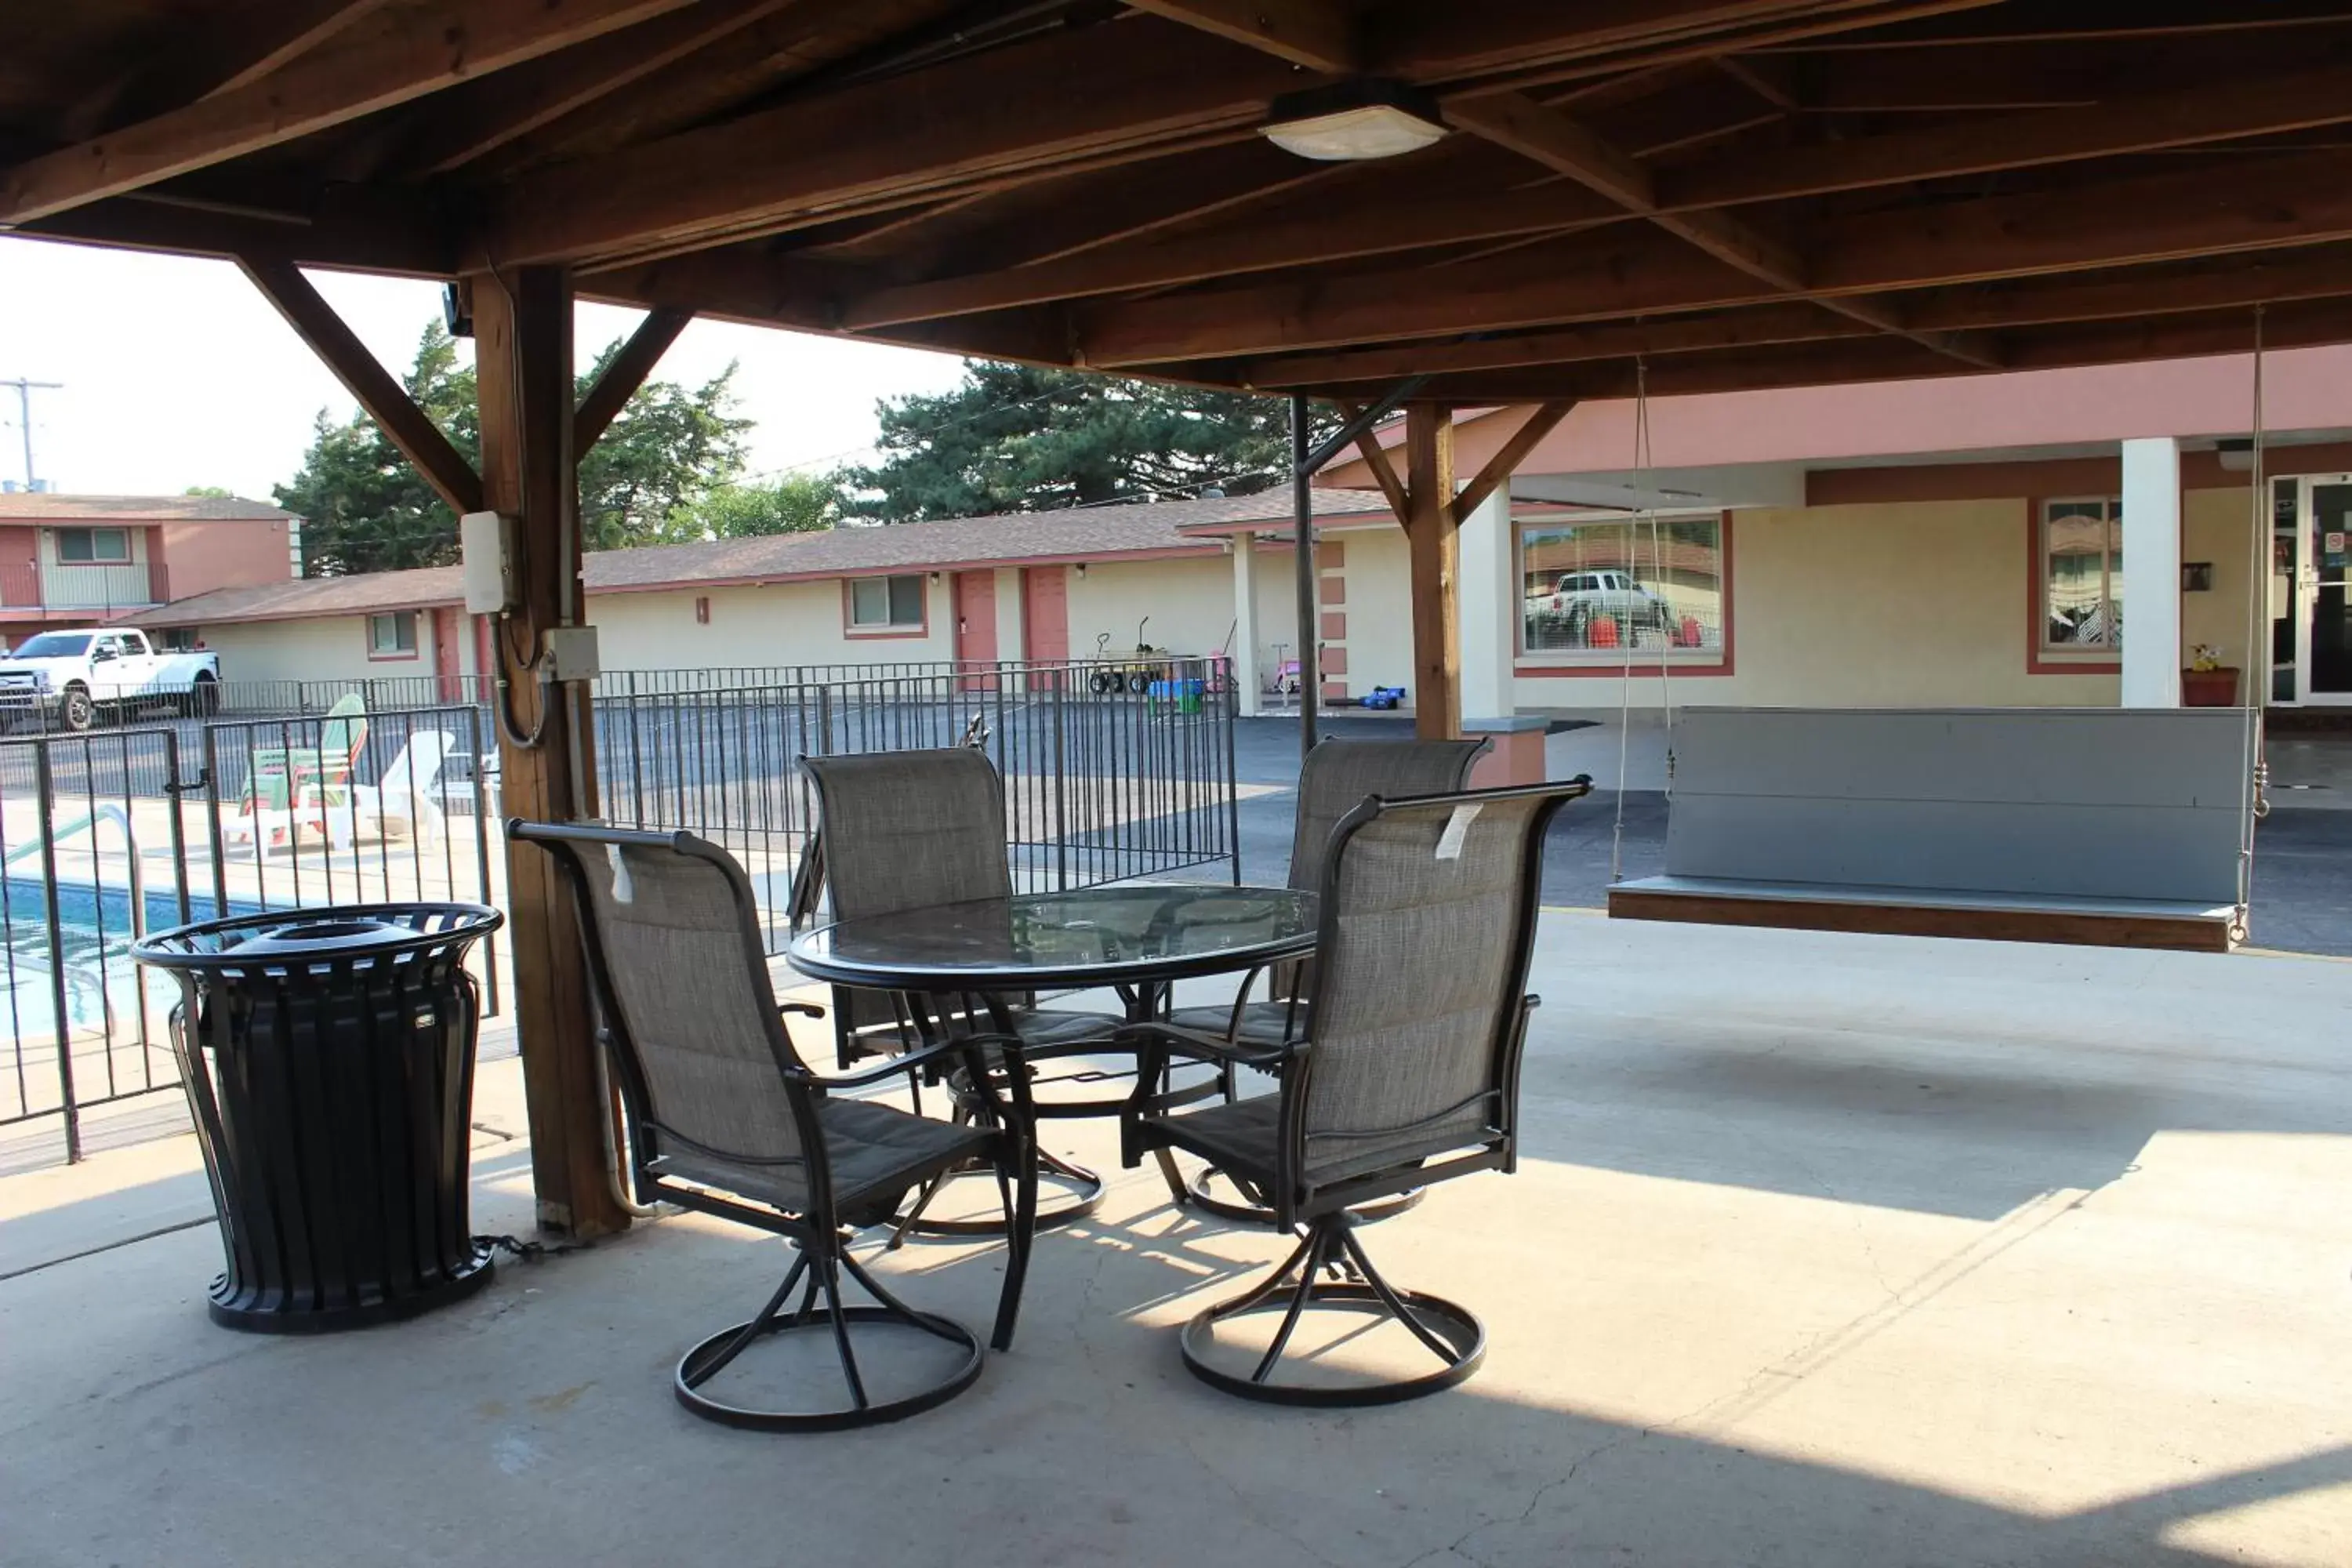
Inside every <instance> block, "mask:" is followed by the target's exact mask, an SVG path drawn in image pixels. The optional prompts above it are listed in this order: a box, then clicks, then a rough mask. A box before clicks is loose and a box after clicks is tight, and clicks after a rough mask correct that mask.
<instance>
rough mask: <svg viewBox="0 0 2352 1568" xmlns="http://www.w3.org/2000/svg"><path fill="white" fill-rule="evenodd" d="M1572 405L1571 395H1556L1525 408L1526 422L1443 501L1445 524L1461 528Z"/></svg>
mask: <svg viewBox="0 0 2352 1568" xmlns="http://www.w3.org/2000/svg"><path fill="white" fill-rule="evenodd" d="M1575 406H1576V403H1575V401H1574V400H1573V399H1572V398H1559V399H1555V400H1554V401H1552V402H1549V403H1541V404H1538V405H1536V406H1535V407H1534V408H1533V409H1531V410H1529V411H1528V416H1527V420H1526V422H1525V423H1523V424H1521V425H1520V426H1519V427H1518V428H1517V430H1515V431H1513V432H1512V433H1511V438H1510V439H1509V440H1507V441H1506V442H1504V443H1503V444H1502V445H1501V446H1500V447H1496V448H1495V451H1494V454H1493V455H1492V456H1491V457H1489V458H1487V459H1486V466H1485V467H1483V468H1480V469H1479V470H1478V472H1477V473H1476V474H1475V475H1474V476H1473V477H1472V479H1471V480H1470V482H1469V483H1468V484H1466V485H1464V486H1463V487H1462V489H1461V490H1460V491H1459V492H1458V493H1456V494H1455V495H1454V498H1453V499H1452V500H1448V501H1447V502H1446V503H1445V522H1446V526H1447V527H1449V528H1459V527H1461V526H1462V524H1463V523H1464V522H1465V521H1466V520H1467V519H1468V518H1469V516H1470V514H1471V513H1472V512H1474V511H1476V510H1478V509H1479V508H1480V507H1482V506H1484V505H1485V504H1486V498H1487V497H1488V496H1490V495H1493V494H1494V493H1495V490H1496V487H1498V486H1499V485H1501V484H1502V483H1503V482H1504V481H1505V480H1506V479H1509V478H1510V477H1511V475H1512V474H1514V473H1515V472H1517V469H1518V467H1519V465H1520V463H1522V462H1524V461H1525V460H1526V459H1527V456H1528V453H1529V452H1532V451H1534V450H1535V449H1536V443H1537V442H1538V441H1541V440H1542V439H1543V438H1544V437H1547V436H1549V435H1550V434H1551V433H1552V431H1553V430H1554V429H1555V428H1557V427H1558V426H1559V422H1560V421H1561V420H1563V419H1565V418H1567V417H1568V414H1569V410H1570V409H1571V408H1574V407H1575Z"/></svg>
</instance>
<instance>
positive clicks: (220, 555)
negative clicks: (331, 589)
mask: <svg viewBox="0 0 2352 1568" xmlns="http://www.w3.org/2000/svg"><path fill="white" fill-rule="evenodd" d="M152 541H153V542H154V543H156V544H159V545H161V546H162V553H163V562H164V570H165V574H166V576H167V577H168V579H169V583H168V586H169V594H170V596H171V597H172V598H174V599H185V598H189V597H192V596H193V595H197V594H208V593H210V592H211V591H212V590H214V589H215V588H248V587H253V586H255V585H257V584H262V583H282V582H284V581H286V579H288V578H289V577H291V576H292V575H293V574H294V564H293V557H292V556H291V555H290V554H289V553H288V544H287V540H286V524H285V523H284V522H282V521H260V520H253V521H238V522H165V523H159V524H157V525H156V527H155V531H154V534H153V536H152Z"/></svg>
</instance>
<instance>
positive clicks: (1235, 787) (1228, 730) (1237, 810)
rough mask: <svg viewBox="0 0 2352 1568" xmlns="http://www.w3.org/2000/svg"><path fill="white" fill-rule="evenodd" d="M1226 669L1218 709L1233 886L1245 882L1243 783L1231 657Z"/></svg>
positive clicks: (1238, 703) (1237, 706)
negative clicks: (1236, 748)
mask: <svg viewBox="0 0 2352 1568" xmlns="http://www.w3.org/2000/svg"><path fill="white" fill-rule="evenodd" d="M1221 662H1222V663H1223V666H1224V668H1223V670H1222V671H1220V672H1219V673H1220V675H1221V676H1222V679H1219V680H1218V682H1217V684H1218V685H1219V686H1221V687H1223V689H1224V694H1225V700H1224V702H1223V704H1222V705H1221V707H1220V710H1219V714H1220V716H1219V719H1218V722H1219V723H1221V724H1223V726H1224V730H1225V843H1226V844H1227V845H1228V846H1229V847H1231V848H1232V850H1233V852H1234V887H1236V888H1238V887H1240V886H1241V885H1242V786H1241V769H1240V768H1239V767H1237V766H1236V765H1235V764H1234V715H1235V714H1236V713H1238V712H1239V711H1240V710H1241V704H1240V702H1239V701H1238V700H1236V699H1237V696H1238V694H1237V693H1236V692H1235V691H1234V667H1233V661H1232V660H1230V659H1227V660H1223V661H1221Z"/></svg>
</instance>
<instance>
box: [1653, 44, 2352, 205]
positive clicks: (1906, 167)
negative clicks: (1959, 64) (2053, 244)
mask: <svg viewBox="0 0 2352 1568" xmlns="http://www.w3.org/2000/svg"><path fill="white" fill-rule="evenodd" d="M2346 121H2352V65H2334V66H2329V67H2326V68H2322V69H2317V70H2310V71H2297V72H2290V73H2287V74H2284V75H2278V76H2268V75H2266V76H2263V77H2258V78H2253V79H2240V80H2234V81H2222V82H2219V83H2216V84H2213V85H2211V86H2209V87H2206V88H2202V89H2195V90H2189V91H2168V92H2163V93H2151V94H2147V95H2145V96H2141V97H2134V98H2126V99H2116V100H2112V101H2109V102H2105V103H2095V104H2090V105H2086V106H2084V107H2082V108H2077V109H2049V110H2036V111H2034V112H2032V113H2027V114H2021V115H2016V116H2012V117H2009V118H2004V119H2000V120H1992V121H1981V120H1980V121H1969V122H1968V123H1965V124H1958V125H1938V126H1933V127H1929V128H1926V129H1923V130H1917V131H1907V132H1896V133H1894V134H1891V135H1884V136H1871V137H1863V138H1857V139H1854V140H1852V141H1845V142H1825V143H1822V144H1820V145H1816V146H1811V147H1790V148H1783V149H1779V150H1776V151H1773V152H1769V153H1753V154H1748V155H1746V156H1742V157H1738V158H1729V159H1724V160H1720V161H1718V162H1716V163H1707V164H1700V165H1696V166H1694V167H1691V168H1687V169H1682V170H1676V171H1669V172H1666V173H1663V174H1660V175H1659V176H1658V178H1657V182H1656V184H1657V199H1658V202H1659V205H1662V206H1666V207H1720V206H1728V205H1736V204H1739V203H1744V202H1759V201H1776V200H1782V199H1787V198H1790V197H1796V196H1810V195H1824V194H1827V193H1829V192H1832V191H1845V190H1857V189H1863V188H1865V187H1868V186H1873V185H1891V184H1912V183H1914V182H1916V181H1921V180H1934V179H1947V178H1951V177H1954V176H1958V175H1963V174H1990V173H1993V172H1996V171H1999V170H2003V169H2022V168H2030V167H2033V166H2036V165H2039V164H2044V163H2067V162H2072V161H2075V160H2080V159H2086V158H2103V157H2114V156H2117V155H2120V154H2123V153H2147V152H2153V151H2158V150H2160V149H2164V148H2170V147H2182V146H2190V145H2195V144H2198V143H2201V142H2228V141H2233V140H2236V139H2239V138H2242V137H2248V136H2262V135H2268V134H2272V133H2274V132H2287V131H2301V130H2306V129H2309V128H2311V127H2314V126H2319V125H2336V124H2342V123H2344V122H2346Z"/></svg>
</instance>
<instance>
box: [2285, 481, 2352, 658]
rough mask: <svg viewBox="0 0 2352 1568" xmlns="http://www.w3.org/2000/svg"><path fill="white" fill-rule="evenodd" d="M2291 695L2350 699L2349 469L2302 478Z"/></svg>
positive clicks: (2351, 552)
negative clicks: (2294, 647)
mask: <svg viewBox="0 0 2352 1568" xmlns="http://www.w3.org/2000/svg"><path fill="white" fill-rule="evenodd" d="M2301 488H2302V497H2301V500H2302V505H2301V507H2300V508H2299V509H2298V510H2300V511H2301V512H2302V514H2303V518H2304V523H2305V526H2304V529H2303V531H2302V533H2303V537H2302V541H2301V542H2302V545H2303V551H2302V557H2303V559H2302V563H2301V564H2302V571H2301V572H2300V573H2299V574H2297V576H2298V585H2299V587H2300V590H2301V592H2300V593H2299V594H2298V595H2297V598H2298V599H2299V601H2300V604H2299V609H2300V612H2301V613H2300V616H2299V617H2298V619H2299V622H2300V625H2299V626H2298V637H2297V639H2296V640H2297V644H2298V646H2297V647H2296V650H2295V651H2296V666H2297V673H2296V681H2295V687H2296V692H2295V694H2296V696H2297V698H2298V699H2299V700H2302V701H2305V702H2313V703H2342V704H2352V474H2320V475H2315V476H2313V477H2311V478H2308V479H2304V480H2303V481H2301Z"/></svg>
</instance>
